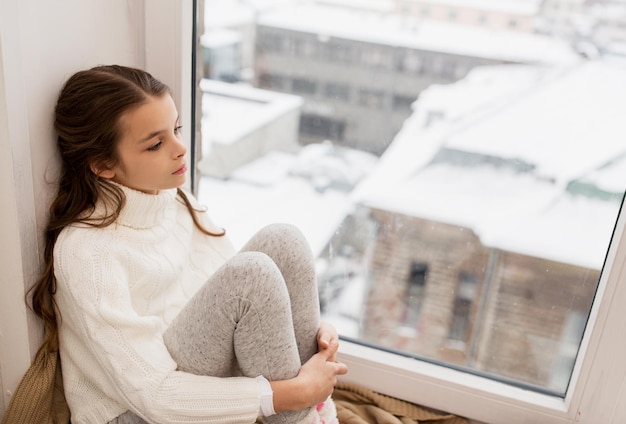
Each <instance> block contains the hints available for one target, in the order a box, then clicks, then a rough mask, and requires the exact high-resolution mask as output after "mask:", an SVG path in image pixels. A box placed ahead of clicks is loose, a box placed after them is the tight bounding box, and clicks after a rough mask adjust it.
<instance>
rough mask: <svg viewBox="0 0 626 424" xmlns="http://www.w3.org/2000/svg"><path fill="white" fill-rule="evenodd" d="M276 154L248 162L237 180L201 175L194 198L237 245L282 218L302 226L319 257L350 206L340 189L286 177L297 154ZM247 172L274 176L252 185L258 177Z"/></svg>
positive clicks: (280, 220)
mask: <svg viewBox="0 0 626 424" xmlns="http://www.w3.org/2000/svg"><path fill="white" fill-rule="evenodd" d="M278 156H280V158H278V157H277V155H273V154H272V155H268V156H265V157H262V158H260V159H259V160H257V161H254V162H252V163H251V164H249V165H246V166H245V167H243V169H240V170H239V173H238V174H236V175H235V177H236V178H240V179H236V178H232V179H229V180H221V179H215V178H210V177H206V176H203V177H202V180H201V182H200V185H199V192H198V198H199V199H201V201H202V202H203V203H205V204H206V205H207V206H208V212H209V214H210V215H211V217H212V219H213V220H214V221H215V222H216V223H217V224H218V225H220V226H222V227H224V228H226V231H227V234H228V236H229V237H230V239H231V240H232V242H233V244H234V245H235V246H236V247H237V248H240V247H242V246H243V244H245V242H246V241H247V240H248V239H249V238H250V237H251V236H252V235H253V234H254V233H256V232H257V231H258V230H260V229H261V228H263V227H264V226H266V225H269V224H272V223H276V222H282V223H288V224H293V225H295V226H297V227H298V228H300V230H302V232H303V233H304V235H305V237H306V238H307V240H308V241H309V243H310V245H311V248H312V250H313V252H314V253H315V255H316V256H317V255H319V253H320V252H321V251H322V250H323V249H324V247H325V246H326V244H327V243H328V241H329V240H330V239H331V237H332V236H333V234H334V232H335V229H336V228H337V227H339V225H340V224H341V222H342V221H343V219H344V217H345V216H346V215H347V214H348V213H349V212H350V211H351V210H352V208H353V205H352V203H351V202H350V201H349V199H348V197H347V196H346V194H345V192H343V191H340V190H334V189H328V190H325V191H323V192H320V191H318V190H316V189H315V187H314V186H313V185H312V184H311V183H310V182H309V181H308V180H306V179H303V178H300V177H295V176H290V175H289V174H288V171H289V169H290V168H291V165H293V164H294V163H295V162H296V161H297V155H293V154H286V153H284V154H278ZM277 163H278V164H280V165H279V166H276V164H277ZM248 171H250V172H248ZM251 175H254V176H257V175H258V176H260V177H261V179H262V177H263V176H264V175H271V176H272V178H270V179H268V180H266V181H265V182H266V183H267V184H265V185H260V184H258V181H257V182H256V183H252V184H251V183H250V180H251V178H256V177H251ZM278 177H280V178H278Z"/></svg>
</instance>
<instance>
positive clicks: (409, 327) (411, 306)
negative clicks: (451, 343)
mask: <svg viewBox="0 0 626 424" xmlns="http://www.w3.org/2000/svg"><path fill="white" fill-rule="evenodd" d="M427 271H428V265H427V264H425V263H421V262H413V263H412V264H411V268H410V270H409V281H408V284H407V288H406V295H405V310H404V317H403V318H402V320H401V324H400V328H399V330H400V331H401V332H407V331H408V332H409V334H411V335H413V334H414V332H415V331H416V330H417V323H418V321H419V317H420V309H421V306H422V299H423V298H424V286H425V285H426V273H427ZM403 330H404V331H403Z"/></svg>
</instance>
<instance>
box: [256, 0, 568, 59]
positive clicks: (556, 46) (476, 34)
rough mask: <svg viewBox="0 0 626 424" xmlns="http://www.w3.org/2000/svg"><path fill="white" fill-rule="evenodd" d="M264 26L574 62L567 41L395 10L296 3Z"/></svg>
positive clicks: (266, 18) (264, 18)
mask: <svg viewBox="0 0 626 424" xmlns="http://www.w3.org/2000/svg"><path fill="white" fill-rule="evenodd" d="M258 23H259V24H260V25H265V26H270V27H277V28H283V29H290V30H294V31H299V32H309V33H313V34H319V35H321V36H325V37H338V38H344V39H348V40H359V41H363V42H370V43H376V44H385V45H391V46H400V47H409V48H415V49H421V50H426V51H437V52H442V53H451V54H458V55H465V56H471V57H483V58H489V59H495V60H502V61H512V62H521V63H551V64H554V63H573V62H576V61H578V60H579V58H578V56H577V55H576V54H575V53H574V51H573V50H572V49H571V48H570V47H569V46H568V45H567V44H566V43H564V42H562V41H559V40H556V39H554V38H550V37H547V36H543V35H537V34H524V33H517V32H512V31H503V30H491V29H486V28H477V27H464V26H461V25H455V24H453V23H444V22H431V21H418V20H416V19H413V18H410V17H407V16H399V15H392V14H380V13H374V12H366V11H359V12H358V13H355V12H354V11H353V10H347V9H341V8H337V7H330V6H324V5H315V4H298V5H292V6H286V7H283V8H279V9H275V10H271V11H269V12H265V13H262V14H261V15H260V16H259V20H258Z"/></svg>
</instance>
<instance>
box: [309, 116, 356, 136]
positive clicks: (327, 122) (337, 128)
mask: <svg viewBox="0 0 626 424" xmlns="http://www.w3.org/2000/svg"><path fill="white" fill-rule="evenodd" d="M345 126H346V124H345V122H343V121H338V120H336V119H333V118H329V117H326V116H319V115H313V114H303V115H302V117H301V118H300V131H301V132H302V133H303V134H305V135H307V136H314V137H317V138H320V139H322V140H334V141H341V140H343V132H344V129H345Z"/></svg>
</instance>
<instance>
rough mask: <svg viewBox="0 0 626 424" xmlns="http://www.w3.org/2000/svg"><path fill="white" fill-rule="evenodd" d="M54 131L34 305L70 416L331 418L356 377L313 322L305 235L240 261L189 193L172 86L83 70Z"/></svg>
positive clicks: (141, 76)
mask: <svg viewBox="0 0 626 424" xmlns="http://www.w3.org/2000/svg"><path fill="white" fill-rule="evenodd" d="M55 129H56V131H57V133H58V146H59V150H60V154H61V159H62V169H61V176H60V181H59V188H58V194H57V196H56V198H55V199H54V202H53V203H52V206H51V209H50V222H49V224H48V226H47V229H46V248H45V262H46V268H45V272H44V274H43V276H42V278H41V279H40V280H39V281H38V283H37V284H36V286H35V287H34V290H33V299H32V302H33V310H34V311H35V312H36V313H37V315H39V316H40V317H41V318H42V319H43V320H44V324H45V330H46V339H45V341H44V346H43V348H50V349H53V348H54V347H55V344H56V340H57V339H58V341H59V352H60V357H61V364H62V368H63V378H64V384H65V394H66V398H67V401H68V404H69V407H70V411H71V414H72V422H73V423H88V424H105V423H115V424H126V423H146V422H147V423H160V424H165V423H251V422H254V421H255V420H256V419H257V416H259V415H261V416H263V420H264V422H267V423H299V422H302V423H321V422H326V423H330V422H337V421H336V416H335V409H334V405H333V403H332V400H331V398H330V395H331V393H332V391H333V388H334V385H335V383H336V380H337V375H340V374H345V373H346V372H347V369H346V367H345V365H344V364H342V363H339V362H337V361H336V359H335V353H336V351H337V348H338V341H337V339H338V338H337V334H336V332H335V330H334V329H333V328H332V327H331V326H329V325H327V324H320V322H319V303H318V298H317V288H316V284H315V274H314V268H313V258H312V255H311V251H310V249H309V247H308V245H307V243H306V241H305V240H304V238H303V237H302V235H301V234H300V233H299V232H298V231H297V230H295V229H294V228H293V227H291V226H287V225H273V226H269V227H267V228H265V229H263V230H262V231H261V232H259V234H257V235H256V236H255V237H253V238H252V239H251V240H250V241H249V243H248V244H247V245H246V246H245V247H244V248H243V249H242V250H241V251H240V252H239V253H236V252H234V250H233V247H232V245H231V244H230V242H229V241H228V239H227V238H226V237H225V236H224V231H223V230H220V229H218V228H217V227H216V226H215V225H214V224H213V223H212V222H211V220H210V219H209V217H207V214H206V213H205V212H204V211H203V210H202V209H201V208H200V207H199V206H198V204H197V202H196V200H195V199H194V198H193V197H192V196H191V195H189V194H186V193H185V192H184V191H183V190H181V188H180V186H181V185H182V184H183V183H184V181H185V174H186V171H187V164H186V161H185V153H186V148H185V146H184V145H183V144H182V143H181V140H180V130H181V126H180V124H179V117H178V114H177V111H176V107H175V105H174V102H173V100H172V97H171V96H170V93H169V90H168V88H167V87H166V86H165V85H163V84H162V83H161V82H159V81H157V80H156V79H154V78H153V77H152V76H151V75H150V74H148V73H146V72H144V71H141V70H138V69H133V68H128V67H123V66H101V67H96V68H93V69H90V70H86V71H81V72H78V73H76V74H75V75H73V76H72V77H71V78H70V79H69V80H68V81H67V82H66V84H65V86H64V87H63V89H62V91H61V93H60V96H59V99H58V102H57V106H56V110H55ZM318 350H319V351H318Z"/></svg>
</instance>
